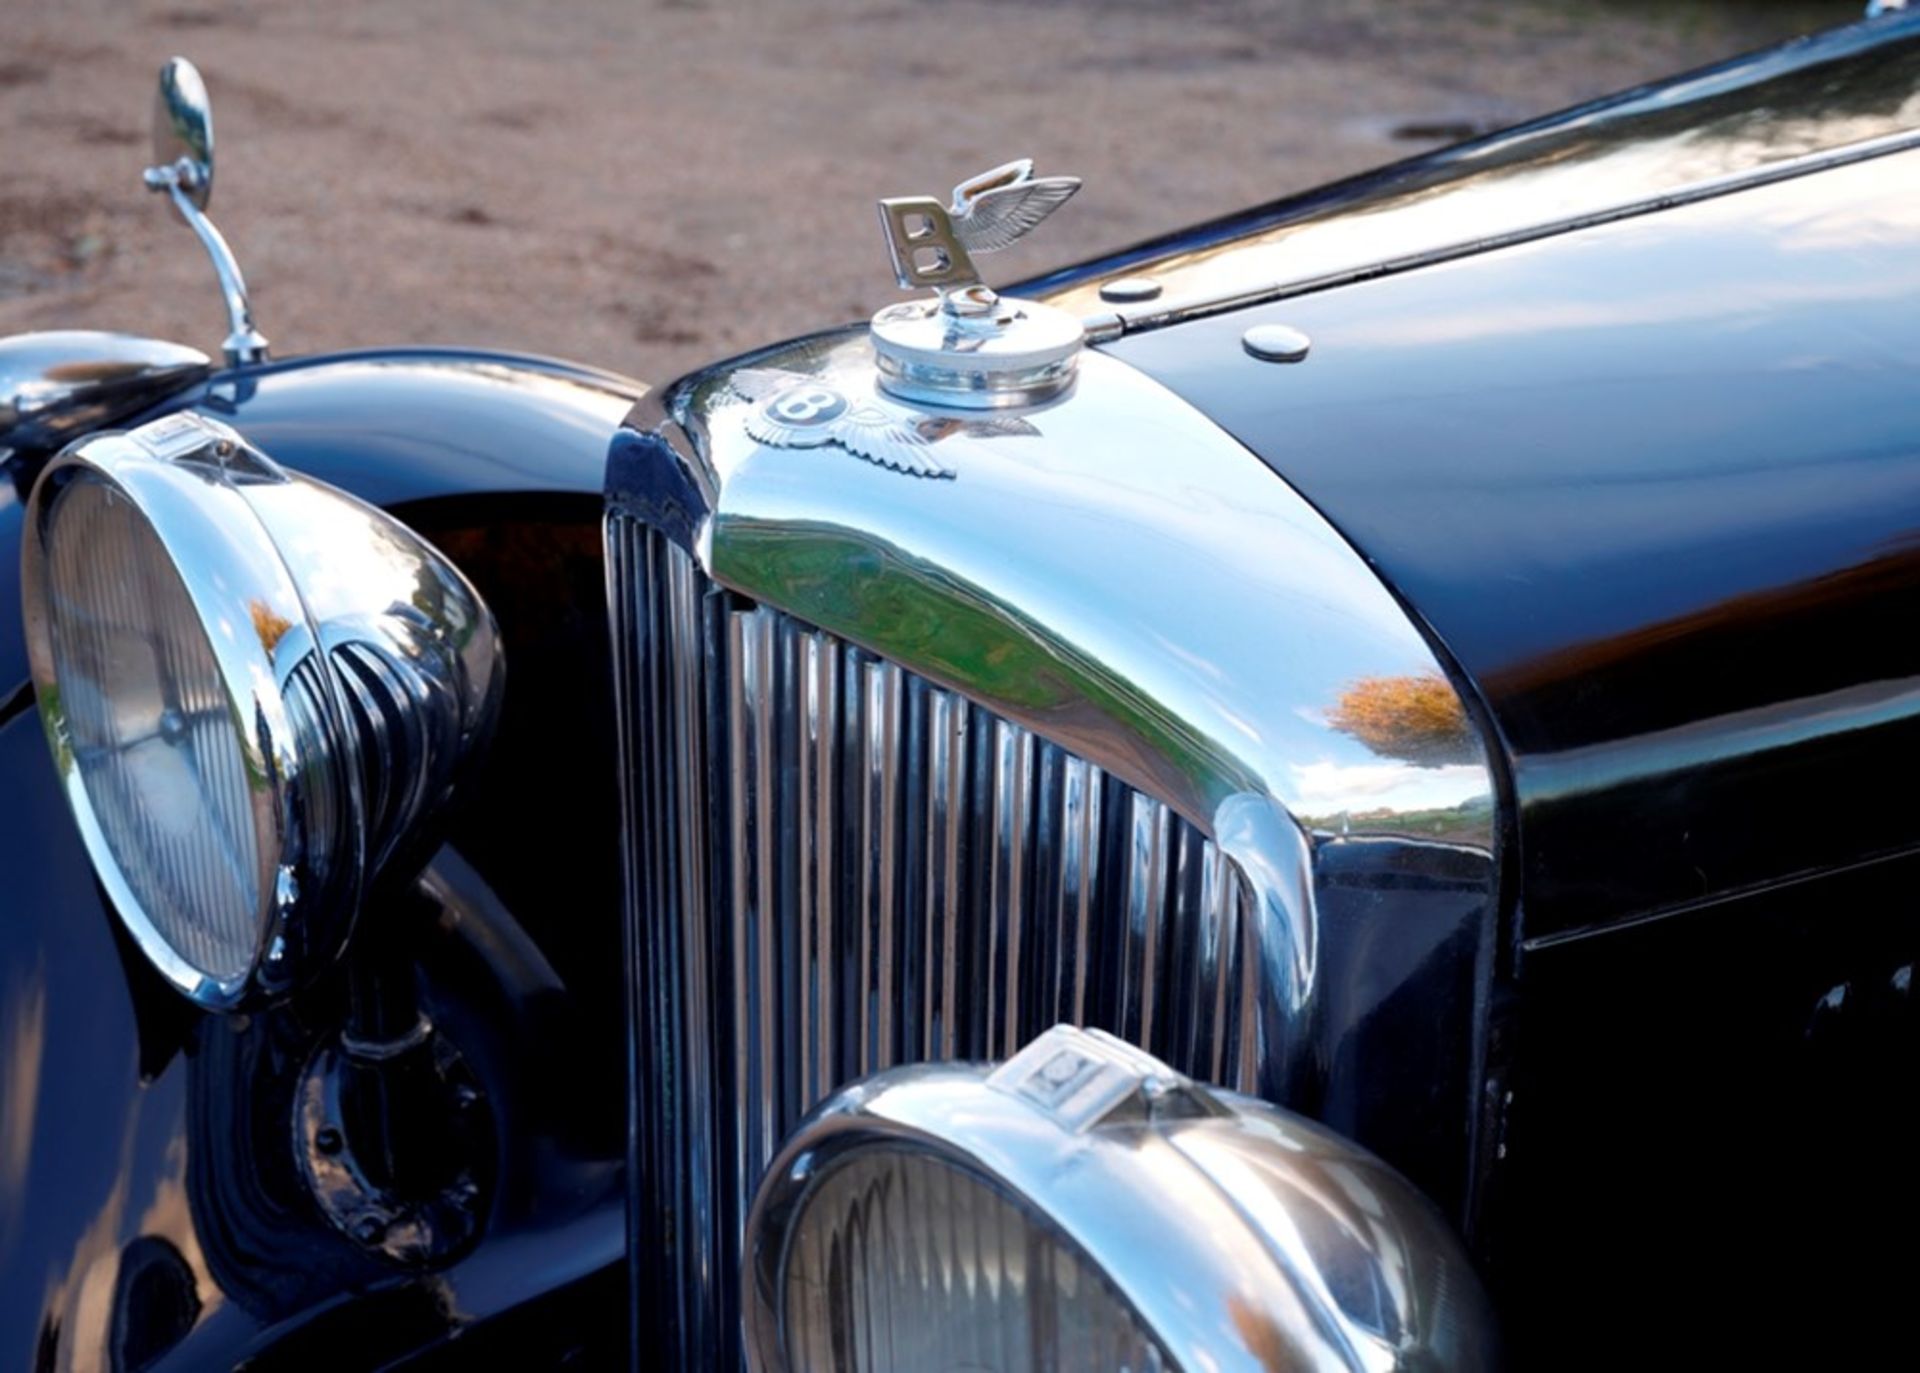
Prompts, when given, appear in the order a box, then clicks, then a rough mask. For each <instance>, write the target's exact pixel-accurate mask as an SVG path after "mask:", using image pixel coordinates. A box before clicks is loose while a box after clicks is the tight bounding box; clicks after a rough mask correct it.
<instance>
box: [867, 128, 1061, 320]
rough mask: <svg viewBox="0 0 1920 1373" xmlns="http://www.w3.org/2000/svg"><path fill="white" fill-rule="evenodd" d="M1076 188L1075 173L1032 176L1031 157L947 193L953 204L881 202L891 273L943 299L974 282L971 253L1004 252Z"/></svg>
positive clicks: (909, 199) (907, 199) (916, 199)
mask: <svg viewBox="0 0 1920 1373" xmlns="http://www.w3.org/2000/svg"><path fill="white" fill-rule="evenodd" d="M1079 189H1080V178H1079V177H1077V176H1042V177H1036V176H1035V175H1034V174H1033V159H1032V158H1030V157H1022V158H1016V159H1015V160H1014V161H1012V162H1007V163H1003V164H1002V165H1000V166H998V167H995V168H994V169H993V170H992V171H990V172H982V173H980V175H978V176H974V177H969V178H968V179H967V180H965V181H963V182H961V183H960V184H959V185H958V186H955V187H954V188H953V203H952V204H950V205H945V206H943V205H941V204H940V202H939V201H937V200H935V199H934V198H933V197H932V196H901V197H897V198H894V199H891V200H883V201H881V202H880V222H881V225H882V226H883V227H884V228H885V229H886V233H887V249H888V251H889V252H890V253H891V254H892V255H893V274H894V277H895V279H896V280H898V281H899V283H900V285H901V286H902V287H904V288H906V289H908V290H911V289H913V288H914V287H916V286H930V287H932V288H933V289H934V290H936V291H938V292H939V293H940V296H941V299H942V301H943V302H944V300H945V298H946V295H947V292H948V291H950V290H954V289H957V288H963V287H968V286H979V285H981V284H982V283H981V280H980V273H979V271H978V269H976V268H975V267H974V265H973V254H975V253H992V252H998V251H999V250H1000V249H1002V248H1010V247H1012V246H1013V245H1014V244H1016V243H1018V242H1019V241H1020V240H1021V239H1023V238H1025V237H1026V236H1027V235H1028V234H1029V233H1031V232H1032V231H1033V230H1034V229H1035V228H1036V227H1037V226H1038V225H1039V224H1040V222H1041V221H1042V220H1044V219H1045V218H1046V217H1047V216H1048V215H1050V214H1052V213H1053V212H1054V211H1055V210H1057V209H1059V208H1060V207H1061V206H1062V205H1064V204H1066V203H1067V201H1068V200H1069V199H1071V198H1072V196H1073V193H1074V192H1075V191H1077V190H1079Z"/></svg>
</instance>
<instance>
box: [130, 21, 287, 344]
mask: <svg viewBox="0 0 1920 1373" xmlns="http://www.w3.org/2000/svg"><path fill="white" fill-rule="evenodd" d="M153 156H154V165H153V166H151V167H149V168H147V171H146V182H147V189H149V190H152V191H162V192H165V193H166V194H167V195H169V196H171V197H172V198H173V204H174V208H175V209H177V210H179V211H180V217H181V218H182V219H184V220H186V221H187V227H188V228H190V229H192V230H193V231H194V233H196V234H198V235H199V236H200V242H201V244H202V245H204V246H205V248H206V250H207V256H208V257H210V258H212V259H213V270H214V272H215V273H216V274H217V275H218V276H219V278H220V294H221V295H222V296H223V297H224V298H225V300H226V305H227V338H226V342H225V343H224V344H223V345H222V347H223V349H224V351H225V353H226V356H227V362H228V364H229V365H230V366H233V367H243V366H246V365H247V364H249V363H257V362H265V361H266V360H267V339H266V335H264V334H262V333H261V332H260V331H259V330H258V329H255V328H254V327H253V311H252V309H251V308H250V307H249V306H248V304H247V283H246V279H245V278H244V277H242V276H241V275H240V264H239V262H238V261H237V260H235V258H234V256H233V249H231V248H229V247H228V246H227V240H226V239H225V238H224V237H222V236H221V233H220V231H219V230H218V229H216V228H215V227H214V225H213V221H212V220H210V219H208V218H207V216H206V213H205V211H206V208H207V201H208V200H209V199H211V198H212V196H213V106H212V103H211V102H210V101H208V99H207V86H206V83H205V82H204V81H202V80H201V79H200V72H199V69H198V68H196V67H195V66H194V65H193V63H191V62H189V61H187V59H186V58H184V57H171V58H168V59H167V63H166V65H165V66H163V67H161V68H160V87H159V90H158V91H157V93H156V94H155V96H154V102H153Z"/></svg>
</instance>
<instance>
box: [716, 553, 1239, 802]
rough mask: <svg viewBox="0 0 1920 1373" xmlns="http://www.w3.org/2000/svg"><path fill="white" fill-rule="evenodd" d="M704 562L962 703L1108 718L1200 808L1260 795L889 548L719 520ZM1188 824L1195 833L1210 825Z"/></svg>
mask: <svg viewBox="0 0 1920 1373" xmlns="http://www.w3.org/2000/svg"><path fill="white" fill-rule="evenodd" d="M714 560H715V567H714V571H715V573H716V574H717V575H718V576H719V577H720V579H721V580H722V581H725V582H727V583H728V584H729V585H732V586H736V587H739V588H741V589H742V590H743V591H745V592H746V593H747V594H749V595H763V596H765V597H766V598H767V599H768V600H769V601H771V602H773V603H774V604H776V605H778V606H779V607H780V608H781V609H782V610H785V611H788V612H790V613H791V614H794V615H797V616H799V617H800V618H801V619H803V620H807V621H810V622H811V623H813V624H816V625H818V626H820V627H821V628H822V629H826V630H829V631H832V632H834V633H836V634H843V635H846V636H847V637H849V638H851V639H854V640H856V641H857V642H861V643H867V644H872V645H876V646H879V647H881V648H882V649H883V651H884V652H885V654H886V656H888V657H889V658H893V659H896V660H898V661H900V662H901V663H902V664H903V665H908V666H911V667H914V668H916V669H919V670H922V671H925V672H927V673H929V674H930V675H932V676H934V677H937V678H940V679H942V680H944V681H947V682H951V683H954V684H956V685H958V686H959V687H960V688H961V689H962V690H963V691H966V692H968V693H970V694H974V695H977V696H980V697H982V698H985V699H986V700H988V701H991V702H997V703H1000V704H1001V705H1003V706H1005V707H1009V708H1011V709H1013V710H1015V711H1017V712H1020V713H1023V714H1027V715H1030V716H1041V717H1044V716H1047V715H1051V714H1066V713H1071V714H1075V715H1084V714H1086V713H1087V712H1088V711H1089V709H1091V710H1092V711H1096V712H1098V713H1100V714H1102V715H1104V716H1106V717H1108V718H1109V719H1111V720H1113V721H1114V722H1115V723H1116V724H1117V725H1119V726H1120V727H1121V728H1123V729H1125V730H1127V731H1128V732H1129V733H1131V734H1132V735H1133V736H1134V737H1135V738H1136V739H1138V740H1139V742H1140V744H1141V746H1142V753H1143V754H1147V753H1151V754H1153V755H1157V757H1158V759H1159V760H1160V761H1161V765H1162V766H1163V767H1167V768H1170V769H1171V770H1172V771H1173V772H1174V773H1175V774H1176V775H1178V776H1179V777H1181V778H1184V779H1185V780H1186V782H1187V787H1186V791H1187V794H1188V795H1189V796H1193V797H1197V798H1198V799H1199V801H1200V803H1202V804H1204V805H1206V806H1207V807H1209V808H1211V807H1212V806H1213V805H1216V804H1218V803H1219V802H1220V801H1221V800H1223V799H1224V798H1225V797H1227V796H1228V795H1231V794H1233V793H1234V792H1238V791H1245V790H1249V789H1256V790H1257V789H1259V784H1258V782H1257V780H1256V779H1254V778H1252V777H1249V776H1247V775H1246V774H1245V773H1244V772H1243V771H1242V769H1241V768H1240V766H1239V764H1238V763H1237V762H1236V761H1235V760H1234V759H1233V758H1231V757H1230V756H1228V755H1227V754H1225V753H1224V752H1223V751H1222V750H1220V749H1219V748H1218V747H1217V746H1215V745H1214V744H1213V743H1212V742H1211V741H1209V740H1207V739H1205V738H1203V737H1202V736H1200V735H1199V734H1197V733H1196V732H1194V731H1193V730H1192V729H1190V728H1188V727H1186V726H1185V725H1183V724H1182V723H1181V722H1180V721H1178V720H1175V719H1172V718H1170V717H1169V716H1168V715H1167V713H1166V712H1165V711H1164V710H1161V709H1160V708H1159V707H1158V706H1157V704H1156V703H1155V702H1154V701H1153V699H1152V698H1151V697H1149V696H1148V695H1147V694H1146V693H1145V692H1143V691H1141V690H1140V689H1139V688H1138V687H1136V686H1134V685H1133V684H1132V683H1131V682H1127V681H1124V680H1121V679H1118V678H1115V677H1114V676H1113V675H1112V674H1111V673H1109V672H1107V671H1105V670H1103V669H1102V668H1101V667H1100V666H1099V665H1098V664H1096V663H1094V662H1092V661H1091V660H1089V659H1088V658H1087V656H1086V655H1085V654H1084V653H1082V652H1080V651H1079V650H1078V649H1076V648H1074V647H1073V646H1072V645H1070V644H1068V643H1066V642H1064V641H1062V640H1061V639H1059V638H1058V637H1056V636H1054V635H1052V634H1050V633H1048V631H1047V630H1046V629H1044V628H1043V627H1041V626H1039V625H1037V624H1035V623H1033V622H1032V621H1031V620H1029V619H1027V618H1026V617H1024V616H1022V615H1021V614H1020V613H1019V612H1018V611H1016V610H1014V609H1013V608H1012V607H1009V606H1005V605H1002V604H1000V603H997V602H994V601H992V600H990V599H988V598H986V597H984V596H982V595H981V594H980V592H979V591H978V589H976V588H974V587H972V586H969V585H967V584H965V583H963V582H960V581H958V580H956V579H954V578H953V577H951V576H948V575H947V574H945V573H944V572H941V571H939V570H938V569H936V568H933V567H929V566H927V565H926V564H924V563H921V562H919V561H917V560H915V559H912V558H910V557H908V556H906V555H905V554H903V553H902V552H901V551H900V550H899V549H898V548H895V547H893V546H891V545H888V544H883V543H879V542H877V541H873V540H868V539H863V538H860V537H858V536H855V535H851V534H848V533H846V532H844V531H841V530H835V529H830V528H826V527H822V526H819V525H808V524H799V523H783V524H766V523H762V522H759V521H745V520H729V521H727V522H726V524H725V525H724V527H723V528H722V529H721V530H720V531H718V533H717V536H716V538H715V539H714ZM1143 761H1145V760H1144V758H1143ZM1190 818H1193V819H1196V820H1198V821H1200V822H1201V823H1202V824H1205V823H1207V822H1208V821H1210V820H1211V818H1212V817H1211V816H1210V815H1200V816H1194V817H1190Z"/></svg>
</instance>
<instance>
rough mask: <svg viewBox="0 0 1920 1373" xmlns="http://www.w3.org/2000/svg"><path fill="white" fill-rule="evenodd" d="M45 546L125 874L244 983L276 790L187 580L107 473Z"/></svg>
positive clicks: (71, 728)
mask: <svg viewBox="0 0 1920 1373" xmlns="http://www.w3.org/2000/svg"><path fill="white" fill-rule="evenodd" d="M46 547H47V609H48V620H49V630H50V636H51V641H52V651H53V660H54V669H55V680H56V681H57V683H58V690H59V693H60V703H61V706H62V708H63V711H64V714H65V718H66V722H67V745H68V746H69V747H71V749H72V750H73V763H74V767H75V770H76V772H77V774H78V777H79V780H80V784H81V786H82V787H83V788H84V790H85V792H86V799H87V802H88V804H89V806H90V808H91V810H92V814H93V818H94V822H95V824H97V826H98V828H99V831H100V837H101V839H102V840H103V841H104V842H105V845H106V848H107V850H108V852H109V853H110V854H111V855H112V859H113V863H114V866H115V867H116V868H117V869H118V877H119V879H120V880H121V881H122V882H124V883H125V885H126V888H127V890H128V892H129V893H130V895H131V896H132V898H133V900H134V902H135V903H136V904H137V905H138V907H139V909H140V910H141V911H142V912H143V913H144V915H145V917H146V918H147V920H149V921H150V922H151V923H152V925H153V928H154V932H155V933H156V934H157V935H158V936H159V937H160V938H161V939H162V940H164V941H165V942H166V943H167V945H169V946H170V947H171V948H172V949H173V950H174V951H175V952H176V953H177V954H178V955H179V956H180V957H181V958H182V959H183V960H185V961H186V962H188V963H190V964H191V965H192V966H193V968H194V969H195V970H196V971H197V972H199V973H200V974H201V975H203V976H205V977H207V978H209V979H212V980H215V981H219V982H231V981H236V980H238V979H240V978H243V977H245V976H246V974H247V972H248V969H249V968H250V966H251V965H252V962H253V955H254V949H255V944H256V942H257V940H258V938H259V931H260V928H261V922H262V915H263V907H264V900H265V896H266V895H267V894H268V891H269V887H268V880H267V873H266V872H265V871H264V864H263V856H262V855H263V851H270V850H269V845H270V843H271V836H272V825H273V812H272V799H271V790H270V787H269V784H268V779H266V778H264V777H260V776H256V775H253V774H252V773H250V772H249V769H248V767H247V765H246V760H245V757H244V755H243V752H242V739H243V735H242V733H241V728H240V722H239V721H237V720H236V719H235V718H234V711H233V707H232V705H231V703H230V701H229V699H228V696H227V693H226V690H225V687H224V685H223V683H222V679H221V676H220V670H219V665H218V663H217V662H216V661H215V658H214V653H213V648H212V645H211V644H210V643H209V642H208V640H207V636H206V634H205V632H204V631H203V630H202V628H201V624H200V619H199V616H198V615H197V614H196V612H195V610H194V606H193V603H192V601H191V600H190V599H189V598H188V595H187V588H186V586H185V584H184V583H183V582H182V581H181V579H180V575H179V573H178V572H177V571H176V570H175V568H174V565H173V561H172V559H171V558H169V557H168V556H167V552H166V550H165V548H164V547H163V546H162V544H161V542H160V539H159V538H158V537H157V536H156V535H155V533H154V531H153V529H152V528H151V526H149V525H148V523H147V521H146V520H145V519H144V518H143V517H142V516H141V515H140V514H139V513H138V512H137V511H136V510H135V509H134V506H133V504H132V502H130V501H129V500H127V499H126V498H125V497H124V496H122V495H120V494H119V493H118V492H116V491H115V490H114V488H113V487H112V486H110V485H108V484H107V483H105V482H103V481H100V480H97V479H93V478H87V477H83V478H80V479H77V480H74V481H72V482H70V483H69V484H68V485H67V486H66V488H65V489H64V490H63V491H61V493H60V495H59V497H58V500H57V503H56V504H55V506H54V507H53V509H52V510H51V511H50V512H49V515H48V537H47V541H46ZM263 833H264V834H265V835H266V836H267V837H268V841H269V845H263V843H262V841H261V836H262V834H263Z"/></svg>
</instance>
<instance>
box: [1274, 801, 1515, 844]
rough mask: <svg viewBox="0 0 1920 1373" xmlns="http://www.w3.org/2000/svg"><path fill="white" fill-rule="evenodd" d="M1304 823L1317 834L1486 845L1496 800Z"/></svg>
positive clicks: (1302, 819)
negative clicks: (1397, 837)
mask: <svg viewBox="0 0 1920 1373" xmlns="http://www.w3.org/2000/svg"><path fill="white" fill-rule="evenodd" d="M1300 823H1301V825H1302V826H1303V827H1305V828H1306V829H1309V830H1312V831H1315V832H1316V833H1325V834H1342V833H1349V834H1359V835H1369V834H1376V833H1384V834H1391V835H1398V836H1401V837H1403V838H1420V839H1432V840H1436V841H1439V842H1442V843H1449V844H1466V845H1470V846H1482V845H1485V844H1486V843H1487V842H1488V835H1489V834H1490V833H1491V832H1492V825H1493V797H1492V796H1476V797H1474V798H1473V799H1472V800H1471V801H1463V802H1461V803H1460V804H1459V805H1457V806H1444V807H1439V808H1436V809H1433V810H1411V811H1398V812H1383V813H1380V814H1377V815H1376V814H1368V813H1367V812H1364V811H1362V812H1358V813H1355V814H1350V815H1303V816H1301V817H1300Z"/></svg>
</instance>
